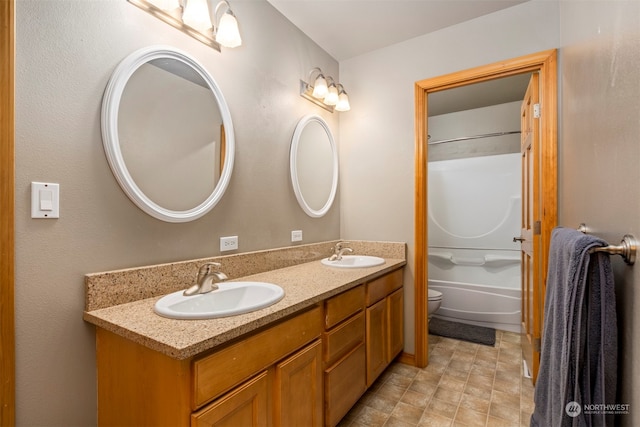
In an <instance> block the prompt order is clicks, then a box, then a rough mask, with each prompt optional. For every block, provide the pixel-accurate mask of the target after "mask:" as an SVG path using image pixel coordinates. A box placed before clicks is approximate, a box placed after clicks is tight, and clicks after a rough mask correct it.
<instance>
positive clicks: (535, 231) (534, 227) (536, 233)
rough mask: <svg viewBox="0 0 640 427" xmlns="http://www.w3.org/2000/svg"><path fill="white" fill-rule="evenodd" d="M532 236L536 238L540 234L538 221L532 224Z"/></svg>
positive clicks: (540, 228)
mask: <svg viewBox="0 0 640 427" xmlns="http://www.w3.org/2000/svg"><path fill="white" fill-rule="evenodd" d="M533 234H534V235H536V236H537V235H540V234H542V223H541V222H540V221H536V222H534V223H533Z"/></svg>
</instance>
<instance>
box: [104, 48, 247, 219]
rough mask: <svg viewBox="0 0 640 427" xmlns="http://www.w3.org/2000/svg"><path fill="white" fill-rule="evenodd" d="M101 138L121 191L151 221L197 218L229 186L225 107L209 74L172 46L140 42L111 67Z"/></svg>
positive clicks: (230, 148)
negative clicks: (114, 66) (150, 218)
mask: <svg viewBox="0 0 640 427" xmlns="http://www.w3.org/2000/svg"><path fill="white" fill-rule="evenodd" d="M102 137H103V144H104V149H105V153H106V155H107V160H108V161H109V166H110V167H111V170H112V172H113V174H114V176H115V177H116V179H117V181H118V183H119V184H120V186H121V187H122V189H123V190H124V192H125V193H126V194H127V196H128V197H129V198H130V199H131V200H132V201H133V202H134V203H135V204H136V205H137V206H138V207H139V208H140V209H142V210H143V211H144V212H146V213H148V214H149V215H151V216H153V217H155V218H157V219H160V220H163V221H167V222H186V221H193V220H195V219H197V218H200V217H201V216H203V215H205V214H206V213H207V212H209V211H210V210H211V209H212V208H213V207H214V206H215V205H216V204H217V203H218V201H219V200H220V199H221V198H222V195H223V194H224V192H225V190H226V188H227V186H228V184H229V180H230V178H231V172H232V169H233V160H234V151H235V146H234V144H235V142H234V135H233V124H232V122H231V114H230V112H229V108H228V107H227V104H226V101H225V99H224V97H223V95H222V92H221V91H220V89H219V88H218V85H217V84H216V82H215V80H214V79H213V77H211V75H210V74H209V73H208V72H207V71H206V70H205V69H204V67H203V66H202V65H200V64H199V63H198V62H197V61H196V60H195V59H193V58H192V57H190V56H189V55H187V54H186V53H184V52H181V51H179V50H177V49H174V48H171V47H167V46H151V47H147V48H143V49H140V50H138V51H136V52H134V53H132V54H131V55H129V56H128V57H126V58H125V59H124V60H123V61H122V62H121V63H120V64H119V65H118V67H117V68H116V69H115V71H114V73H113V75H112V77H111V79H110V80H109V83H108V85H107V88H106V90H105V95H104V99H103V103H102Z"/></svg>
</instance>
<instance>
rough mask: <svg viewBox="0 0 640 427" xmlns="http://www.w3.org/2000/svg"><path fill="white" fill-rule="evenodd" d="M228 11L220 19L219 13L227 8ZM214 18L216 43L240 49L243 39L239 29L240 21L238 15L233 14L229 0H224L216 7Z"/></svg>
mask: <svg viewBox="0 0 640 427" xmlns="http://www.w3.org/2000/svg"><path fill="white" fill-rule="evenodd" d="M225 6H226V8H227V10H226V11H225V12H224V13H223V14H222V16H221V17H220V18H218V12H219V11H220V10H222V9H220V7H225ZM214 17H215V19H216V29H215V30H214V34H215V37H216V41H217V42H218V43H220V44H221V45H222V46H224V47H238V46H240V45H241V44H242V38H241V37H240V30H239V29H238V20H237V19H236V15H234V14H233V11H232V10H231V6H230V5H229V2H228V1H227V0H222V1H221V2H220V3H218V5H217V6H216V9H215V13H214Z"/></svg>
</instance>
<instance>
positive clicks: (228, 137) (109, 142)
mask: <svg viewBox="0 0 640 427" xmlns="http://www.w3.org/2000/svg"><path fill="white" fill-rule="evenodd" d="M159 58H169V59H174V60H177V61H180V62H182V63H184V64H185V65H187V66H189V67H191V68H193V69H194V70H195V71H196V72H197V73H198V74H199V75H200V77H202V79H203V80H204V81H205V82H207V84H208V85H209V88H210V89H211V91H212V92H213V94H214V96H215V98H216V101H217V103H218V107H219V108H220V114H221V116H222V123H223V124H224V132H225V142H226V151H225V158H224V163H223V168H222V174H221V175H220V179H219V181H218V183H217V184H216V186H215V188H214V190H213V192H212V193H211V194H210V195H209V197H207V199H206V200H205V201H204V202H202V203H201V204H199V205H198V206H196V207H194V208H191V209H188V210H184V211H175V210H171V209H166V208H164V207H162V206H160V205H158V204H157V203H155V202H154V201H153V200H151V199H150V198H149V197H147V195H146V194H144V192H143V191H142V190H141V189H140V188H139V187H138V185H136V183H135V181H134V180H133V178H132V177H131V174H130V173H129V170H128V169H127V166H126V164H125V161H124V158H123V156H122V151H121V149H120V140H119V138H118V109H119V107H120V100H121V98H122V93H123V91H124V88H125V86H126V84H127V82H128V81H129V78H130V77H131V76H132V75H133V73H134V72H135V71H136V70H137V69H138V68H139V67H141V66H142V65H143V64H146V63H147V62H149V61H152V60H154V59H159ZM101 128H102V143H103V145H104V150H105V153H106V156H107V161H108V162H109V166H110V167H111V171H112V172H113V175H114V176H115V178H116V180H117V181H118V183H119V184H120V187H121V188H122V190H123V191H124V192H125V193H126V195H127V196H128V197H129V198H130V199H131V201H133V203H135V204H136V205H137V206H138V207H139V208H140V209H142V210H143V211H144V212H146V213H147V214H149V215H151V216H152V217H154V218H157V219H159V220H162V221H166V222H187V221H193V220H196V219H198V218H200V217H202V216H203V215H205V214H206V213H207V212H209V211H210V210H211V209H213V207H214V206H215V205H216V204H217V203H218V202H219V201H220V199H221V198H222V196H223V195H224V192H225V191H226V189H227V186H228V185H229V181H230V179H231V173H232V171H233V161H234V153H235V139H234V133H233V123H232V121H231V113H230V112H229V107H228V106H227V102H226V101H225V99H224V96H223V95H222V91H221V90H220V88H219V87H218V85H217V83H216V82H215V80H214V79H213V77H211V75H210V74H209V73H208V72H207V70H205V68H204V67H203V66H202V65H200V63H198V62H197V61H196V60H195V59H194V58H192V57H191V56H189V55H188V54H186V53H184V52H182V51H180V50H178V49H175V48H173V47H171V46H161V45H158V46H149V47H145V48H142V49H139V50H137V51H135V52H133V53H132V54H130V55H129V56H127V57H126V58H125V59H124V60H123V61H122V62H121V63H120V64H119V65H118V66H117V67H116V69H115V70H114V72H113V74H112V76H111V78H110V79H109V83H108V84H107V88H106V89H105V93H104V97H103V100H102V123H101Z"/></svg>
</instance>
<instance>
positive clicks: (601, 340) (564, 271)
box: [531, 227, 618, 427]
mask: <svg viewBox="0 0 640 427" xmlns="http://www.w3.org/2000/svg"><path fill="white" fill-rule="evenodd" d="M606 245H607V243H606V242H605V241H603V240H601V239H598V238H596V237H593V236H589V235H586V234H582V233H580V232H579V231H577V230H573V229H569V228H562V227H557V228H556V229H554V230H553V233H552V236H551V246H550V250H549V274H548V278H547V290H546V297H545V309H544V326H543V333H542V351H541V353H540V370H539V372H538V379H537V382H536V387H535V395H534V402H535V410H534V412H533V415H532V416H531V426H534V427H548V426H554V427H555V426H574V427H575V426H605V425H613V415H610V414H606V413H605V411H603V410H590V409H589V408H593V407H592V406H585V405H594V404H596V405H601V404H612V403H615V397H616V383H617V360H618V349H617V345H618V344H617V337H618V331H617V323H616V306H615V289H614V282H613V273H612V271H611V261H610V260H609V255H606V254H603V253H594V254H590V249H592V248H594V247H597V246H606ZM570 402H576V403H577V405H579V413H578V411H574V412H571V411H569V412H570V413H571V414H572V415H574V416H569V415H568V412H567V411H566V407H567V404H569V403H570ZM574 409H575V408H574Z"/></svg>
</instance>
